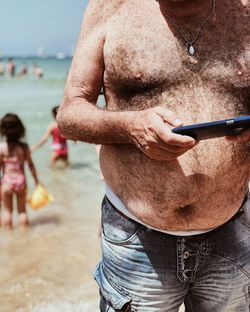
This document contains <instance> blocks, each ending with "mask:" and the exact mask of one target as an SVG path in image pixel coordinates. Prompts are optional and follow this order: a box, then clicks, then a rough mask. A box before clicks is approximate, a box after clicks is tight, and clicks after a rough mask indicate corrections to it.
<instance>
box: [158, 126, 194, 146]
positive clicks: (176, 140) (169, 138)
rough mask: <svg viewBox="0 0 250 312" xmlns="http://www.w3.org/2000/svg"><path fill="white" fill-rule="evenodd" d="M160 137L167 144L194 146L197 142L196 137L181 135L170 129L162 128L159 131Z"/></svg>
mask: <svg viewBox="0 0 250 312" xmlns="http://www.w3.org/2000/svg"><path fill="white" fill-rule="evenodd" d="M158 138H159V139H160V140H161V141H162V142H163V143H165V144H167V145H174V146H179V147H193V146H195V144H196V141H195V139H193V138H192V137H190V136H187V135H180V134H175V133H173V132H171V130H170V129H161V130H159V131H158Z"/></svg>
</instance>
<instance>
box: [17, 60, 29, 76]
mask: <svg viewBox="0 0 250 312" xmlns="http://www.w3.org/2000/svg"><path fill="white" fill-rule="evenodd" d="M28 72H29V70H28V66H27V64H25V63H24V64H23V65H22V67H21V69H20V72H19V74H18V76H19V77H24V76H27V75H28Z"/></svg>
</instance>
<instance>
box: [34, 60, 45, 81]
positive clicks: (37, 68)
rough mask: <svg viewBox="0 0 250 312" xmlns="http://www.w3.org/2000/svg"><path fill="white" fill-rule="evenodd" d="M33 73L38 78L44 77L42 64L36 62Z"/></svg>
mask: <svg viewBox="0 0 250 312" xmlns="http://www.w3.org/2000/svg"><path fill="white" fill-rule="evenodd" d="M33 73H34V75H35V76H36V77H37V78H42V77H43V70H42V68H41V67H40V66H38V65H37V64H36V63H34V64H33Z"/></svg>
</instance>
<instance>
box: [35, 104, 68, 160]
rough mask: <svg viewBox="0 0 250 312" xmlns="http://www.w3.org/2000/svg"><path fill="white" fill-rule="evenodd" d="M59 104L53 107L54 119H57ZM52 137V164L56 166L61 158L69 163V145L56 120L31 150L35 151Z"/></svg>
mask: <svg viewBox="0 0 250 312" xmlns="http://www.w3.org/2000/svg"><path fill="white" fill-rule="evenodd" d="M58 108H59V106H56V107H54V108H53V109H52V114H53V117H54V119H56V115H57V111H58ZM50 137H52V146H51V148H52V155H51V158H50V164H51V165H52V166H54V164H55V163H56V162H57V161H58V160H59V159H60V160H62V161H63V162H64V163H65V165H66V166H67V165H68V146H67V141H66V139H65V138H64V136H63V135H61V134H60V132H59V129H58V127H57V124H56V121H54V122H53V123H52V124H50V125H49V126H48V128H47V130H46V132H45V133H44V135H43V136H42V138H41V139H40V140H39V141H38V143H37V144H35V145H34V146H32V148H31V151H32V152H34V151H36V150H37V149H38V148H40V147H41V146H42V145H44V144H45V143H46V142H47V141H48V139H49V138H50Z"/></svg>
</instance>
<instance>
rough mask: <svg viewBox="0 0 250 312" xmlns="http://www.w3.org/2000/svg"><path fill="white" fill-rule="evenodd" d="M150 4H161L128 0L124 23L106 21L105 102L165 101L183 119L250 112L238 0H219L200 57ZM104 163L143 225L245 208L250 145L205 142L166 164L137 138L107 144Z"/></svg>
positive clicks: (205, 220) (178, 226) (133, 105)
mask: <svg viewBox="0 0 250 312" xmlns="http://www.w3.org/2000/svg"><path fill="white" fill-rule="evenodd" d="M152 10H155V11H157V10H158V8H157V7H156V4H155V3H154V1H143V5H142V3H141V2H140V3H139V2H138V1H126V4H125V5H123V6H122V7H121V8H120V10H119V12H117V14H119V22H118V19H116V17H115V16H114V18H113V19H112V20H111V21H110V23H109V26H108V31H107V35H106V41H105V48H104V61H105V75H104V84H105V91H106V98H107V108H108V109H109V110H141V109H145V108H149V107H153V106H156V105H161V106H164V107H167V108H169V109H171V110H173V111H175V112H177V114H178V116H180V118H181V119H182V120H184V121H185V124H192V123H196V122H206V121H211V120H217V119H223V118H231V117H234V116H238V115H241V114H244V115H247V114H249V113H250V111H249V103H247V96H249V83H250V76H249V68H247V57H249V53H250V47H249V37H248V38H247V34H248V33H249V26H250V25H249V19H247V18H244V7H243V5H242V4H241V2H240V1H232V2H231V3H230V6H229V5H228V4H226V1H218V4H217V7H216V13H215V15H214V17H213V18H212V19H211V21H210V22H209V24H208V25H207V27H206V28H205V29H204V31H203V33H202V35H201V38H200V39H199V41H198V43H197V50H198V52H197V53H198V56H197V57H195V58H194V57H192V56H189V55H188V54H187V52H186V50H185V48H184V46H183V43H182V41H181V40H180V38H179V36H178V33H177V32H176V29H174V28H173V25H171V23H166V21H164V20H163V19H162V17H161V16H160V12H159V10H158V13H157V12H155V13H154V14H151V12H152ZM152 16H153V18H152ZM242 19H243V20H244V21H245V22H244V23H243V22H242ZM235 21H236V24H235ZM142 29H143V30H142ZM232 36H233V37H232ZM247 39H248V40H247ZM218 42H220V44H219V45H218ZM218 48H219V49H218ZM173 56H174V57H173ZM101 166H102V171H103V175H104V178H105V180H106V182H107V183H108V184H109V185H110V186H111V188H112V189H113V191H114V192H115V193H116V194H117V195H118V196H119V197H120V198H121V200H122V201H123V202H124V204H125V205H126V206H127V207H128V209H129V210H130V211H132V212H133V213H134V214H135V215H136V216H137V217H138V218H139V219H141V220H142V221H144V222H145V223H147V224H150V225H152V226H154V227H157V228H160V229H163V230H192V229H209V228H213V227H216V226H218V225H220V224H223V223H224V222H226V221H227V220H228V219H230V218H231V217H232V216H233V215H234V214H235V213H236V211H237V210H238V209H239V207H240V205H241V202H242V198H243V197H244V193H245V192H246V190H247V184H248V180H249V144H243V145H242V144H235V143H232V142H229V141H227V140H225V138H220V139H213V140H207V141H202V142H200V143H199V144H198V145H197V146H196V147H195V148H194V149H192V150H190V151H189V152H187V153H185V154H184V155H182V156H181V157H179V158H178V159H177V160H175V161H169V162H166V161H157V160H152V159H150V158H148V157H147V156H145V155H143V154H142V153H141V152H140V151H139V150H138V149H137V148H136V147H135V146H133V145H125V144H124V145H118V144H114V145H105V146H104V147H103V148H102V152H101Z"/></svg>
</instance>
